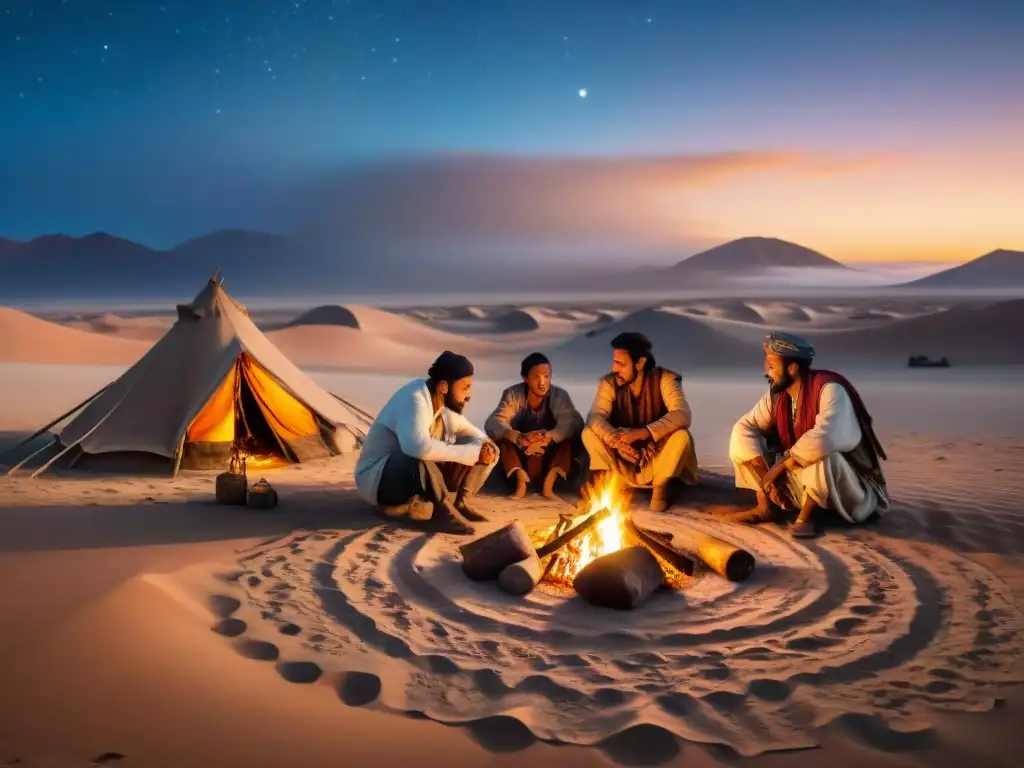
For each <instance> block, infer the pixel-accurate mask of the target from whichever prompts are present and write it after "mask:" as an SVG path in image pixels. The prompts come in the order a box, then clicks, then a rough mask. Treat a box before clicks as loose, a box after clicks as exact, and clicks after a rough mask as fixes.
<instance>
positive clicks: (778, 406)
mask: <svg viewBox="0 0 1024 768" xmlns="http://www.w3.org/2000/svg"><path fill="white" fill-rule="evenodd" d="M764 355H765V358H764V372H765V378H766V379H768V381H769V383H770V385H771V386H770V388H769V390H768V392H767V393H766V394H765V396H764V397H762V398H761V400H760V401H759V402H758V403H757V405H755V406H754V408H753V410H751V411H750V412H749V413H748V414H746V415H745V416H744V417H743V418H741V419H740V420H739V421H738V422H736V426H735V427H733V430H732V437H731V439H730V441H729V457H730V458H731V459H732V462H733V464H734V465H735V467H736V485H737V486H738V487H740V488H748V489H750V490H753V491H755V492H756V493H757V506H756V507H754V508H753V509H751V510H749V511H747V512H741V513H739V514H737V515H733V516H732V517H731V519H732V520H734V521H736V522H748V523H758V522H765V521H769V520H774V519H776V516H777V509H778V508H781V509H786V510H790V511H799V516H798V517H797V520H796V523H795V524H794V525H793V527H792V532H793V535H794V536H799V537H811V536H814V535H815V534H816V531H815V526H814V522H813V517H814V513H815V512H816V511H817V510H818V509H829V510H832V511H833V512H835V513H836V514H838V515H839V516H840V517H842V518H844V519H845V520H847V521H848V522H850V523H861V522H864V520H866V519H867V518H868V517H870V516H871V515H872V514H873V513H874V512H875V511H876V510H877V511H885V510H887V509H888V508H889V498H888V495H887V493H886V485H885V476H884V475H883V474H882V469H881V464H880V462H879V460H880V459H885V458H886V456H885V451H884V450H883V449H882V446H881V444H880V443H879V442H878V438H877V437H876V436H875V431H874V429H872V426H871V416H870V415H869V414H868V412H867V409H866V408H865V407H864V403H863V401H862V400H861V399H860V395H858V394H857V390H856V389H854V387H853V385H852V384H851V383H850V382H849V381H847V380H846V379H845V378H844V377H843V376H840V375H839V374H838V373H834V372H832V371H824V370H820V371H819V370H813V369H812V368H811V360H812V359H813V358H814V347H813V346H812V345H811V343H810V342H809V341H807V340H806V339H802V338H800V337H799V336H794V335H792V334H789V333H782V332H779V331H776V332H774V333H770V334H768V336H766V337H765V341H764Z"/></svg>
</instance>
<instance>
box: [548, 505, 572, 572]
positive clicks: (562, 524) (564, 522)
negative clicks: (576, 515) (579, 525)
mask: <svg viewBox="0 0 1024 768" xmlns="http://www.w3.org/2000/svg"><path fill="white" fill-rule="evenodd" d="M572 521H573V516H572V515H569V514H563V515H559V516H558V524H557V525H556V526H555V530H554V531H553V532H552V534H551V538H550V539H549V540H548V542H547V543H548V544H550V543H551V542H552V541H554V540H555V539H557V538H558V537H559V536H561V535H562V534H563V533H565V532H566V530H567V529H568V528H569V526H570V525H572ZM558 557H559V556H558V554H554V555H551V556H550V557H548V559H547V560H546V561H544V572H543V573H541V575H540V578H541V581H543V580H544V579H546V578H547V577H548V574H549V573H551V569H552V568H553V567H554V565H555V563H556V562H557V560H558Z"/></svg>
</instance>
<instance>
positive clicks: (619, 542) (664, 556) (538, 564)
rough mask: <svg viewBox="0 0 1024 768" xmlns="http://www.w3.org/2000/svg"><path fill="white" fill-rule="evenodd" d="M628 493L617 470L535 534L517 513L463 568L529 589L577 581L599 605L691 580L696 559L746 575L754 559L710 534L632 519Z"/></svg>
mask: <svg viewBox="0 0 1024 768" xmlns="http://www.w3.org/2000/svg"><path fill="white" fill-rule="evenodd" d="M629 510H630V498H629V495H628V493H627V492H626V490H625V489H624V488H623V487H621V486H620V485H619V482H618V480H617V479H616V478H615V477H614V476H609V479H608V480H607V481H605V482H604V483H603V484H602V485H601V486H599V487H597V488H594V489H592V490H591V491H590V493H588V494H587V495H586V496H585V498H584V500H583V501H581V502H580V504H579V505H578V506H577V508H576V509H575V511H574V512H571V513H568V512H567V513H565V514H562V515H561V516H560V517H559V520H558V522H556V523H555V524H554V525H551V526H547V527H545V528H543V529H541V530H540V531H538V532H537V534H536V535H535V536H534V537H531V536H530V534H529V533H527V531H526V528H525V527H524V526H523V525H522V523H520V522H519V521H518V520H517V521H516V522H514V523H511V524H509V525H506V526H505V527H503V528H500V529H498V530H497V531H494V532H492V533H489V534H487V535H486V536H483V537H482V538H480V539H477V540H476V541H473V542H470V543H469V544H466V545H464V546H463V547H462V548H461V553H462V570H463V572H464V573H465V574H466V575H467V576H468V577H469V578H471V579H474V580H476V581H486V580H490V579H497V580H498V582H499V583H500V584H501V586H502V588H503V589H504V590H505V591H506V592H508V593H510V594H514V595H523V594H526V593H528V592H530V591H531V590H533V589H534V588H535V587H536V586H537V585H538V584H540V583H542V582H543V583H545V584H548V585H551V586H552V587H555V588H562V589H565V588H571V589H573V590H575V591H576V592H577V593H578V594H580V595H581V596H582V597H584V598H585V599H586V600H587V601H589V602H591V603H593V604H595V605H603V606H607V607H610V608H619V609H632V608H636V607H637V606H638V605H639V604H640V603H642V602H644V601H645V600H646V599H647V598H649V597H650V596H651V595H652V594H653V593H654V592H655V591H656V590H658V589H662V588H666V589H678V588H680V587H682V586H684V585H685V584H686V583H688V582H689V580H690V579H691V577H692V576H693V574H694V570H695V564H696V562H697V560H698V559H699V560H701V561H702V562H703V563H704V564H705V565H707V566H708V567H709V568H710V569H711V570H714V571H717V572H718V573H720V574H722V575H723V576H725V577H726V578H729V579H731V580H735V581H741V580H743V579H745V578H746V577H747V576H748V575H749V574H750V572H751V571H752V570H753V567H754V559H753V557H752V556H751V555H750V554H749V553H748V552H745V551H743V550H741V549H738V548H737V547H735V546H733V545H731V544H729V543H727V542H724V541H721V540H720V539H717V538H715V537H712V536H708V535H706V534H699V533H695V534H694V533H693V532H691V533H692V534H693V535H688V536H684V538H685V539H687V542H688V544H689V545H690V546H688V547H687V548H686V550H685V551H684V550H680V549H678V548H676V547H675V546H674V545H673V540H674V538H675V537H674V536H673V534H671V533H668V532H663V531H652V530H647V529H646V528H643V527H641V526H640V525H638V524H637V523H636V522H634V520H633V518H632V515H631V514H630V511H629Z"/></svg>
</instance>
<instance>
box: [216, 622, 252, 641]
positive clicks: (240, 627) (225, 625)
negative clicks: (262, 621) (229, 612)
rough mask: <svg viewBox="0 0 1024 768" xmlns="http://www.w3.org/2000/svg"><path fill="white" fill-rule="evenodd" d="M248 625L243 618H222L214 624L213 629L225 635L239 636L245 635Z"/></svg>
mask: <svg viewBox="0 0 1024 768" xmlns="http://www.w3.org/2000/svg"><path fill="white" fill-rule="evenodd" d="M246 629H248V625H247V624H246V623H245V622H244V621H242V620H241V619H234V618H232V619H222V620H221V621H218V622H217V623H216V624H214V625H213V631H214V632H216V633H217V634H218V635H224V637H238V636H239V635H244V634H245V630H246Z"/></svg>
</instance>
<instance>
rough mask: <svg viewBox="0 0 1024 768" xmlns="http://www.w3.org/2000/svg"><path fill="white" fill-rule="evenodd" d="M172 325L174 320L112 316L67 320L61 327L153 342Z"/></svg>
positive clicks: (168, 318)
mask: <svg viewBox="0 0 1024 768" xmlns="http://www.w3.org/2000/svg"><path fill="white" fill-rule="evenodd" d="M173 324H174V318H173V317H170V316H167V317H148V316H147V317H122V316H120V315H114V314H110V313H107V314H103V315H97V316H91V317H90V316H86V317H82V318H79V319H74V320H68V321H66V322H64V323H62V325H66V326H67V327H69V328H77V329H78V330H81V331H89V332H90V333H106V334H110V335H112V336H117V337H119V338H122V339H136V340H138V341H148V342H155V341H156V340H157V339H159V338H160V337H161V336H163V335H164V334H165V333H167V331H168V330H170V328H171V326H172V325H173Z"/></svg>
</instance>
